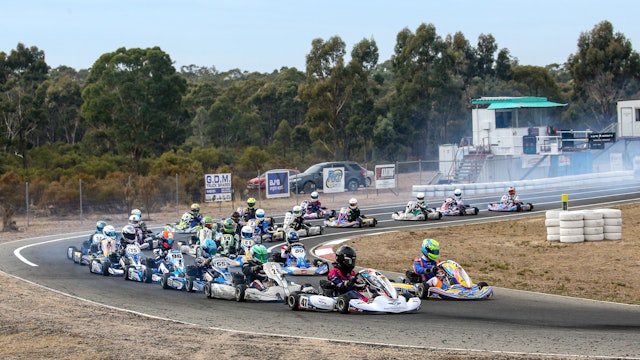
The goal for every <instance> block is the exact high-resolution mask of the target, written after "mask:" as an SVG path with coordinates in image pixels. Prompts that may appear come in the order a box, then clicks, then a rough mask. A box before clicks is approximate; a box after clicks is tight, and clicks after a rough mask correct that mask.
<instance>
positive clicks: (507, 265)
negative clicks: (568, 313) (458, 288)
mask: <svg viewBox="0 0 640 360" xmlns="http://www.w3.org/2000/svg"><path fill="white" fill-rule="evenodd" d="M616 208H619V209H622V218H623V220H622V223H623V226H622V240H618V241H610V240H605V241H596V242H583V243H573V244H568V243H559V242H549V241H547V240H546V227H545V224H544V221H545V220H544V217H535V218H528V219H522V220H513V221H503V222H495V223H485V224H479V225H464V226H450V227H445V228H437V229H429V230H422V231H409V232H400V233H393V234H384V235H377V236H367V237H361V238H358V239H355V240H352V241H351V244H352V245H353V246H354V247H355V248H356V249H357V251H358V259H359V264H358V265H360V266H371V267H376V268H381V269H385V270H390V271H396V272H401V273H404V271H405V270H407V269H410V268H411V266H412V261H413V259H414V258H415V257H417V256H419V254H420V243H421V241H422V239H424V238H426V237H430V238H433V239H436V240H438V241H439V242H440V246H441V251H440V258H441V259H451V260H455V261H457V262H458V263H460V264H461V265H462V266H463V267H464V268H465V270H467V272H468V273H469V276H471V278H472V279H473V280H475V281H487V282H488V283H489V284H492V285H495V286H498V287H505V288H511V289H520V290H530V291H536V292H544V293H549V294H558V295H567V296H574V297H582V298H589V299H596V300H606V301H613V302H621V303H628V304H640V284H639V283H638V282H637V279H638V278H640V260H639V259H640V241H639V239H638V235H637V234H640V205H639V204H632V205H625V206H620V207H616ZM389 254H394V256H393V257H391V256H389Z"/></svg>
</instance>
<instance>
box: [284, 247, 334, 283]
mask: <svg viewBox="0 0 640 360" xmlns="http://www.w3.org/2000/svg"><path fill="white" fill-rule="evenodd" d="M273 260H274V261H275V262H278V263H280V265H282V270H284V271H285V272H286V273H287V275H324V274H326V273H328V272H329V263H327V262H326V261H322V260H320V259H315V260H314V261H313V263H311V262H309V261H308V260H307V251H306V250H305V248H304V245H302V244H300V243H296V244H293V245H292V246H291V250H290V251H289V257H288V258H286V259H282V257H281V255H280V254H279V253H276V254H274V256H273Z"/></svg>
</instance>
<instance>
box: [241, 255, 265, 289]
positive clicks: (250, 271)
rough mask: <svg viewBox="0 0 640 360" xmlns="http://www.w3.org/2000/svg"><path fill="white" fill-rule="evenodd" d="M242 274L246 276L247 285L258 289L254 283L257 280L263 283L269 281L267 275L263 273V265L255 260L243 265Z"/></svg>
mask: <svg viewBox="0 0 640 360" xmlns="http://www.w3.org/2000/svg"><path fill="white" fill-rule="evenodd" d="M242 273H243V274H244V276H245V278H246V283H247V284H249V286H254V287H257V286H255V285H256V284H255V283H254V282H255V281H256V280H257V281H259V282H262V281H266V280H267V279H268V277H267V275H265V273H264V271H262V263H260V262H257V261H255V260H253V259H249V261H247V262H246V263H244V264H243V265H242Z"/></svg>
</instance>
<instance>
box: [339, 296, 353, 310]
mask: <svg viewBox="0 0 640 360" xmlns="http://www.w3.org/2000/svg"><path fill="white" fill-rule="evenodd" d="M349 300H350V299H349V298H348V297H346V296H344V295H341V296H338V300H337V301H336V307H337V309H338V311H339V312H340V313H341V314H346V313H348V312H349Z"/></svg>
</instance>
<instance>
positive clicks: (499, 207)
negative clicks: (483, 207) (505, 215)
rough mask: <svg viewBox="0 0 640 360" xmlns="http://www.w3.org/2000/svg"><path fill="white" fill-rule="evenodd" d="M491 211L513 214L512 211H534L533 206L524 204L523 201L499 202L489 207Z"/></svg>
mask: <svg viewBox="0 0 640 360" xmlns="http://www.w3.org/2000/svg"><path fill="white" fill-rule="evenodd" d="M487 206H488V208H489V211H502V212H512V211H518V212H519V211H531V210H533V204H531V203H524V202H522V201H520V202H517V203H513V202H504V201H501V202H498V203H492V204H489V205H487Z"/></svg>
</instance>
